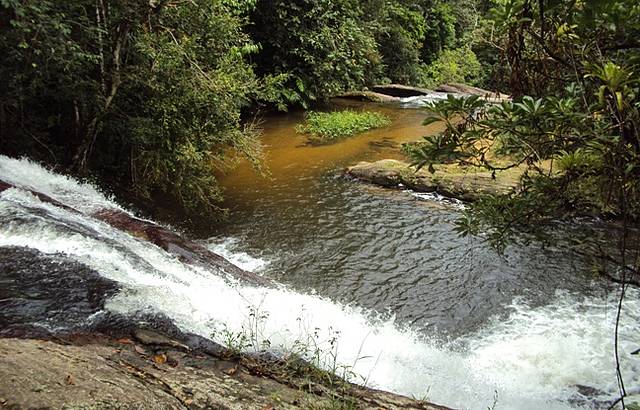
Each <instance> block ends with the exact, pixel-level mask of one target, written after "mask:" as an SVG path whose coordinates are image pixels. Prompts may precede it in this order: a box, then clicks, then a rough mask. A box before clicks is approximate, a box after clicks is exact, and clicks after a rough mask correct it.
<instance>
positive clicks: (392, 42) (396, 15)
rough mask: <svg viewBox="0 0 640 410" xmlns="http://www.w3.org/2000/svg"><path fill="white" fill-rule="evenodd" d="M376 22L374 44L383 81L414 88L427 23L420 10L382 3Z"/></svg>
mask: <svg viewBox="0 0 640 410" xmlns="http://www.w3.org/2000/svg"><path fill="white" fill-rule="evenodd" d="M379 10H380V11H379V13H380V15H379V16H377V19H376V27H377V29H376V32H375V36H376V41H377V46H378V50H379V52H380V54H381V56H382V64H383V66H384V68H383V70H384V71H383V76H384V78H385V80H386V81H390V82H393V83H401V84H417V83H418V82H419V80H420V67H421V65H422V59H421V55H420V52H421V49H422V46H423V44H424V41H425V28H426V21H425V18H424V15H423V13H422V12H421V10H420V8H415V7H414V8H411V6H410V5H405V4H402V3H401V2H393V1H389V2H384V4H383V5H382V7H381V8H380V9H379Z"/></svg>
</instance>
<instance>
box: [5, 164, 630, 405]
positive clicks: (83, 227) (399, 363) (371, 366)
mask: <svg viewBox="0 0 640 410" xmlns="http://www.w3.org/2000/svg"><path fill="white" fill-rule="evenodd" d="M0 179H4V180H8V182H11V183H12V184H15V185H18V186H25V187H28V188H29V189H33V190H36V191H40V192H43V193H46V194H47V195H49V196H51V197H53V198H55V199H57V200H59V201H61V202H63V203H65V204H67V205H69V206H72V207H74V208H76V209H78V210H80V211H82V212H90V211H94V210H96V209H98V208H100V207H117V206H116V205H115V204H114V203H113V202H111V201H110V200H109V199H108V198H106V197H105V196H104V195H102V194H101V193H100V192H99V191H98V190H96V189H95V188H93V187H92V186H91V185H86V184H79V183H77V182H76V181H74V180H73V179H69V178H64V177H61V176H59V175H56V174H53V173H50V172H48V171H46V170H44V169H42V168H41V167H39V166H38V165H36V164H33V163H31V162H29V161H25V160H21V161H16V160H11V159H8V158H6V157H2V156H0ZM0 221H2V222H3V223H2V225H0V246H9V245H19V246H26V247H30V248H34V249H38V250H40V251H41V252H44V253H49V254H51V253H63V254H66V255H67V256H68V257H70V258H72V259H74V260H77V261H79V262H82V263H85V264H86V265H88V266H90V267H91V268H93V269H95V270H97V271H99V272H100V273H101V274H102V275H104V276H105V277H107V278H110V279H112V280H115V281H118V282H120V283H121V284H122V286H123V291H121V292H120V293H119V294H118V295H116V296H115V297H113V298H112V299H111V300H110V301H109V302H108V304H107V309H109V310H112V311H116V312H121V313H130V312H135V311H150V312H163V313H165V314H166V315H167V316H169V317H170V318H172V319H173V320H175V322H176V323H177V324H178V325H179V326H180V327H181V328H182V329H184V330H187V331H192V332H195V333H198V334H201V335H204V336H210V335H212V334H214V335H215V336H214V338H215V339H216V340H217V341H219V342H228V341H229V339H230V336H231V339H233V335H237V334H239V333H241V334H244V335H246V336H247V339H248V340H247V344H248V346H247V349H251V348H255V347H259V346H261V345H262V344H263V343H262V342H263V341H264V340H269V341H270V344H271V348H272V349H273V350H274V351H277V352H280V353H282V354H288V353H289V352H292V351H294V352H300V351H301V347H300V346H302V345H304V346H306V347H307V349H306V350H307V353H308V356H309V357H310V358H312V359H313V357H314V354H313V347H314V346H316V345H317V346H318V347H319V348H320V350H321V351H323V352H325V353H323V354H320V355H318V357H317V358H318V361H319V362H320V364H322V365H324V366H326V367H328V368H333V367H336V366H337V365H338V366H348V367H350V368H351V367H352V369H353V371H354V373H356V374H357V376H355V377H354V381H358V382H366V383H367V384H368V385H370V386H374V387H377V388H382V389H386V390H391V391H395V392H399V393H403V394H406V395H409V396H411V395H413V396H415V397H416V398H428V399H429V400H431V401H433V402H436V403H439V404H443V405H448V406H452V407H457V408H473V409H486V408H487V407H488V406H491V405H492V404H493V401H494V396H496V395H497V396H496V397H497V403H498V404H497V406H496V408H498V409H512V408H519V409H520V408H521V409H541V408H567V407H571V406H572V404H571V403H573V405H580V404H585V403H580V402H577V403H576V402H571V403H570V402H569V401H567V400H568V399H569V398H571V397H573V398H574V399H575V398H579V396H576V391H577V390H576V387H575V385H576V384H580V385H586V386H590V387H594V388H597V389H599V390H602V391H604V392H605V393H606V394H604V395H603V397H599V399H608V398H610V397H614V396H615V394H616V383H615V380H616V379H615V373H614V364H615V362H614V356H613V337H612V329H613V323H614V319H615V309H614V300H613V299H614V298H615V295H610V297H609V299H607V298H606V297H605V296H603V297H587V298H582V297H580V296H577V295H572V294H568V293H562V292H559V293H558V294H557V295H556V298H555V299H554V300H555V301H554V302H553V303H552V304H551V305H548V306H544V307H539V308H530V307H529V306H528V305H527V303H526V301H524V300H516V301H514V303H513V305H512V306H511V307H510V314H509V315H508V317H507V318H506V319H505V318H502V319H500V318H493V319H492V320H489V322H488V324H487V325H486V326H485V327H484V328H483V329H482V330H480V331H479V332H477V333H476V334H473V335H468V336H465V337H464V338H461V339H458V340H453V341H451V342H449V343H446V344H443V343H442V342H437V341H436V340H435V338H434V339H433V340H432V339H430V338H429V337H427V336H425V335H421V334H419V333H418V332H417V331H415V330H412V329H404V328H402V327H401V326H399V325H397V324H396V323H394V321H393V319H392V318H391V319H389V318H386V319H382V318H379V317H376V316H375V315H372V314H371V313H369V312H366V311H363V310H361V309H359V308H357V307H354V306H344V305H340V304H337V303H334V302H332V301H330V300H327V299H325V298H322V297H320V296H317V295H309V294H301V293H297V292H294V291H291V290H288V289H286V288H284V287H281V288H277V289H263V288H255V287H249V286H243V285H241V284H238V283H233V282H230V281H228V280H224V279H223V278H221V277H220V276H218V274H219V272H213V273H212V272H207V271H204V270H202V269H200V268H197V267H193V266H188V265H185V264H183V263H181V262H179V261H178V260H176V259H175V258H173V257H172V256H171V255H169V254H167V253H166V252H164V251H163V250H162V249H160V248H158V247H156V246H154V245H152V244H149V243H147V242H144V241H141V240H139V239H137V238H135V237H132V236H130V235H128V234H125V233H123V232H120V231H118V230H116V229H113V228H112V227H110V226H109V225H107V224H105V223H102V222H100V221H97V220H95V219H93V218H91V217H89V216H87V215H86V214H83V213H73V212H70V211H67V210H64V209H61V208H57V207H55V206H53V205H51V204H47V203H43V202H41V201H40V200H39V199H38V198H36V197H34V196H33V195H31V194H29V193H28V192H25V191H23V190H20V189H9V190H6V191H5V192H3V193H2V194H1V195H0ZM230 244H233V241H230V242H227V244H226V245H225V243H224V242H223V243H222V244H218V245H219V246H220V245H223V246H224V249H226V252H227V254H228V255H230V256H233V254H232V253H231V251H230V250H229V249H232V247H230ZM211 246H213V247H214V249H215V246H216V245H215V244H214V245H211ZM217 249H223V248H217ZM240 256H241V258H240V259H241V260H244V261H245V262H246V263H251V264H252V266H255V267H258V264H259V259H256V258H253V259H251V257H250V256H249V255H240ZM232 259H233V257H232ZM638 296H639V295H638V293H637V292H635V291H634V292H631V293H630V294H629V296H628V298H627V302H626V304H625V309H624V314H623V317H622V331H621V339H622V342H621V354H620V356H621V358H622V360H623V368H624V372H625V380H626V383H627V386H629V387H635V386H638V385H639V384H640V378H639V374H640V372H639V370H640V360H638V359H637V358H636V357H635V356H631V355H630V354H629V353H630V352H631V351H633V350H634V349H635V348H637V347H638V346H640V337H639V335H640V303H639V302H638ZM418 302H419V301H417V303H418ZM256 317H257V318H258V319H256ZM232 342H233V341H232ZM234 343H235V342H234ZM329 352H337V358H336V359H335V360H334V359H333V358H332V356H331V355H330V354H329ZM494 392H497V393H494Z"/></svg>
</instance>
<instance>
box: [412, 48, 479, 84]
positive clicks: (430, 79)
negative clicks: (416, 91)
mask: <svg viewBox="0 0 640 410" xmlns="http://www.w3.org/2000/svg"><path fill="white" fill-rule="evenodd" d="M481 68H482V66H481V64H480V62H479V61H478V58H477V57H476V55H475V53H474V52H473V51H472V50H471V48H470V47H468V46H463V47H460V48H456V49H453V50H445V51H444V52H442V54H440V56H439V57H438V58H437V59H436V60H435V61H434V62H433V63H431V64H430V65H428V66H427V67H426V69H425V71H424V80H423V85H424V86H425V87H427V88H430V87H436V86H438V85H440V84H445V83H470V84H474V83H475V81H476V80H477V79H478V78H479V77H480V74H481Z"/></svg>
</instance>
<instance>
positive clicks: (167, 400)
mask: <svg viewBox="0 0 640 410" xmlns="http://www.w3.org/2000/svg"><path fill="white" fill-rule="evenodd" d="M147 336H148V335H147ZM155 339H158V338H155ZM280 373H283V372H282V371H280V372H279V371H276V370H274V368H273V367H271V368H270V367H264V366H262V365H260V364H259V363H257V362H250V360H248V359H246V358H244V359H242V358H237V357H236V358H235V359H233V358H228V359H224V358H220V357H217V358H216V357H213V356H211V355H209V354H207V353H203V352H196V351H192V350H189V349H188V348H187V347H186V346H181V345H180V344H178V343H173V342H170V341H169V342H168V341H167V340H166V338H163V337H160V338H159V339H158V340H154V337H153V336H152V337H150V338H149V337H138V338H136V337H132V338H131V339H129V338H122V339H108V338H106V337H105V338H104V339H102V340H101V339H100V338H98V337H96V336H95V335H93V336H91V337H88V338H86V339H84V340H83V339H82V338H80V339H75V340H74V341H69V340H59V341H57V342H53V341H44V340H36V339H0V380H1V381H0V408H2V409H5V408H6V409H35V408H37V409H62V408H64V409H85V410H86V409H238V410H240V409H242V410H244V409H256V410H275V409H337V408H355V409H429V410H444V409H446V408H445V407H440V406H436V405H432V404H429V403H426V402H423V401H417V400H412V399H409V398H406V397H402V396H398V395H394V394H391V393H386V392H381V391H376V390H371V389H366V388H363V387H359V386H355V385H352V384H347V383H344V384H343V385H341V386H340V387H336V386H335V385H334V386H333V387H331V386H327V385H326V383H324V384H320V383H316V382H313V381H312V379H310V378H305V377H300V376H290V375H284V374H280Z"/></svg>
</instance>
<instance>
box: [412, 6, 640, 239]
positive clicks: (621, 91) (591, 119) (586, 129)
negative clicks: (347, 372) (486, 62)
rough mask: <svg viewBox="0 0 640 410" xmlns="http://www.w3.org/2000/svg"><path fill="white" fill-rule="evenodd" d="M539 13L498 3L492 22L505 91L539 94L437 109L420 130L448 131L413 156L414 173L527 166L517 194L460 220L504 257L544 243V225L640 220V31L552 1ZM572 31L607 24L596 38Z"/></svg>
mask: <svg viewBox="0 0 640 410" xmlns="http://www.w3.org/2000/svg"><path fill="white" fill-rule="evenodd" d="M537 4H538V3H535V2H526V1H500V2H497V7H496V8H495V9H494V10H493V12H492V13H493V14H494V16H495V17H494V18H495V19H496V20H495V24H496V26H497V27H499V28H500V29H501V30H503V31H502V33H503V35H504V36H505V37H504V38H502V37H497V38H496V39H495V40H497V44H502V46H503V47H505V53H504V58H505V59H506V60H507V61H506V62H507V64H508V65H509V68H510V78H509V79H508V82H509V83H510V84H511V86H512V89H513V90H514V91H515V92H516V94H518V93H521V92H523V91H531V92H532V94H534V95H540V96H539V97H538V96H518V97H517V98H516V99H515V100H514V101H508V102H503V103H501V104H497V105H490V104H487V103H486V102H484V101H481V100H480V99H478V98H477V97H472V98H468V99H463V100H458V99H449V100H447V101H444V102H439V103H435V104H432V105H431V106H430V107H429V109H430V110H431V112H432V115H431V116H430V118H429V119H428V120H427V122H432V121H445V125H446V128H445V131H444V132H443V133H442V134H440V135H438V136H433V137H427V138H425V140H424V142H423V143H422V144H420V145H419V146H418V147H417V148H416V149H413V150H411V153H410V154H411V155H412V156H413V158H414V160H415V163H416V165H419V166H426V165H429V167H431V168H433V167H434V166H437V165H436V164H437V163H440V162H460V163H464V164H465V165H473V166H476V167H480V168H484V169H487V170H490V171H493V172H498V171H500V170H502V169H508V168H513V167H519V166H525V167H526V172H524V173H523V175H522V179H521V187H520V189H519V190H518V191H516V192H514V193H512V194H509V195H504V196H498V197H492V198H486V199H485V200H483V201H480V202H479V203H477V204H474V206H473V207H472V208H470V210H469V212H468V213H467V215H466V216H465V218H463V219H462V220H461V221H460V226H459V229H460V231H461V232H462V233H463V234H469V233H470V234H479V233H481V232H482V233H483V234H485V235H487V236H488V238H489V239H490V240H491V241H492V242H493V243H494V244H495V245H496V246H498V247H500V248H501V247H503V246H504V245H505V243H507V242H508V241H509V240H515V238H516V237H520V238H522V236H521V235H518V236H516V235H515V234H516V233H522V232H529V233H534V234H540V235H543V234H544V226H545V222H550V221H553V220H556V219H558V218H566V217H569V216H575V215H584V214H592V215H593V214H598V215H602V214H604V215H610V216H613V217H616V218H620V219H621V220H625V221H634V220H637V215H638V212H639V211H640V185H639V181H640V171H639V170H640V157H639V154H640V152H639V151H640V136H639V129H640V113H639V109H640V102H639V100H638V95H639V92H640V88H639V87H640V81H639V80H640V78H639V76H638V72H637V70H634V69H633V67H632V66H631V64H633V62H635V61H638V60H637V59H638V55H639V54H640V53H638V46H640V45H636V44H635V37H631V36H632V35H635V33H637V30H638V28H639V26H640V24H638V23H637V22H638V20H637V19H636V20H632V21H630V20H623V19H621V18H620V17H621V15H620V14H619V13H620V12H621V8H620V7H621V6H620V5H617V4H613V3H612V2H600V3H599V4H598V5H586V4H585V5H583V6H581V7H580V8H576V7H573V8H571V7H570V6H569V5H567V4H566V3H564V2H552V3H549V4H548V7H549V8H548V9H544V10H540V9H538V10H535V8H536V5H537ZM626 6H627V9H626V10H627V12H628V13H629V14H630V15H637V14H638V13H639V12H640V6H638V5H637V4H633V5H632V4H631V3H627V4H626ZM541 12H542V14H543V15H544V18H541V17H539V16H540V15H541ZM576 22H583V23H584V24H586V26H587V27H588V28H593V25H594V24H603V26H602V27H601V28H600V29H599V31H598V33H597V34H596V33H593V34H592V33H590V32H588V31H587V30H583V29H581V28H579V27H578V26H577V25H576V24H574V23H576ZM604 23H607V24H604ZM515 40H517V41H516V42H515V43H514V41H515ZM621 50H624V51H621ZM536 55H537V56H541V57H535V56H536ZM525 56H526V57H525ZM584 61H588V63H585V62H584ZM561 66H562V68H561ZM568 68H570V69H568ZM497 155H501V157H500V160H499V161H497V160H496V159H497Z"/></svg>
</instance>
